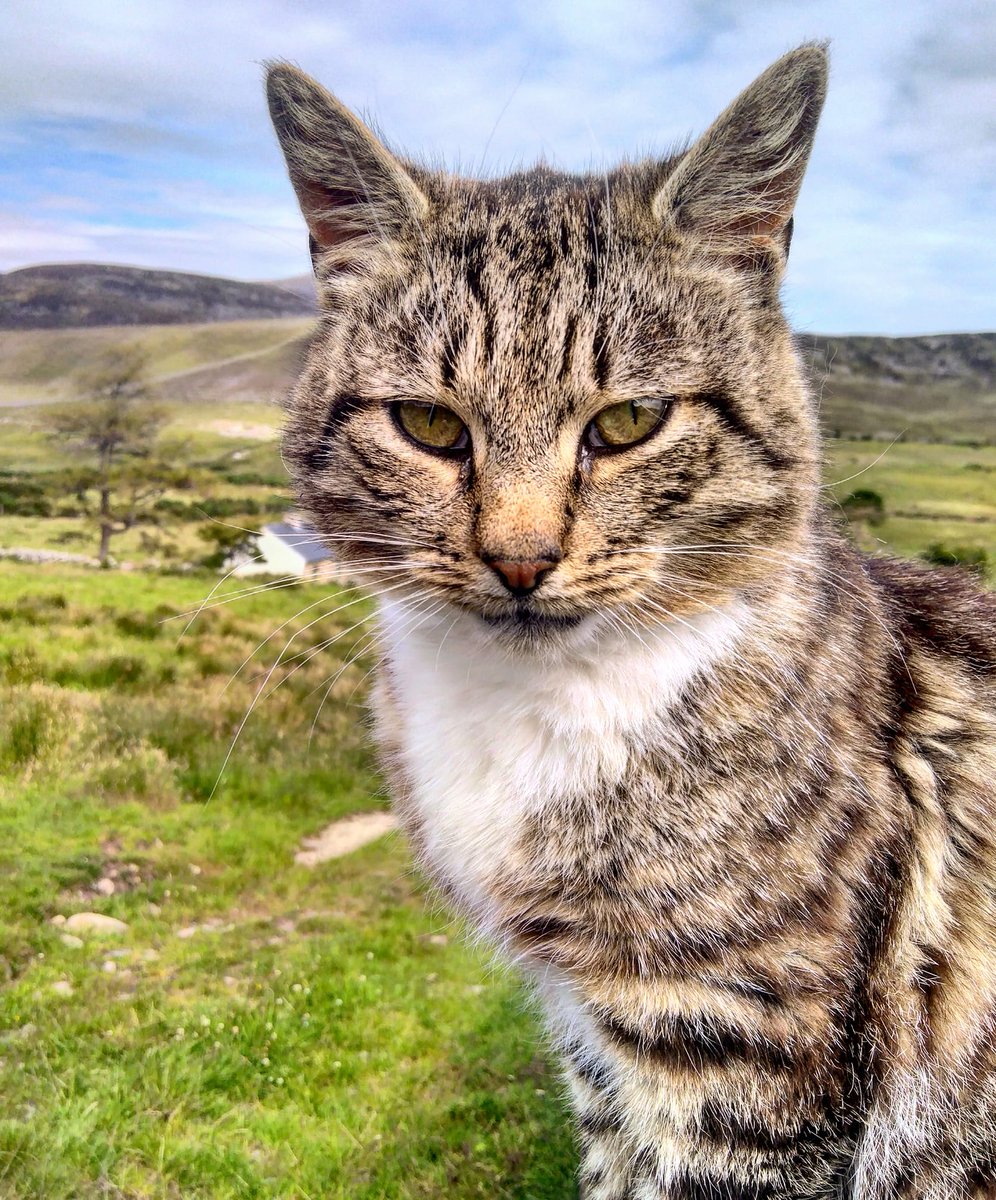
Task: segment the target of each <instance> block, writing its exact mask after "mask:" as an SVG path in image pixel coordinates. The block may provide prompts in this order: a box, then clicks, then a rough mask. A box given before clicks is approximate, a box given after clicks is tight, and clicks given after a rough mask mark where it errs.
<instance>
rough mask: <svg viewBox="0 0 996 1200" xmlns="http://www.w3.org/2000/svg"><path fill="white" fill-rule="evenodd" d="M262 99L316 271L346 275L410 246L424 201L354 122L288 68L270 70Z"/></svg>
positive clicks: (347, 112)
mask: <svg viewBox="0 0 996 1200" xmlns="http://www.w3.org/2000/svg"><path fill="white" fill-rule="evenodd" d="M266 97H267V101H268V103H269V106H270V116H271V118H272V120H273V127H274V129H275V130H276V132H277V138H278V139H279V141H280V148H281V149H282V150H283V152H284V158H285V159H286V160H287V170H288V172H289V173H290V178H291V183H292V184H293V185H294V191H295V192H296V193H297V198H298V202H299V204H300V205H301V212H302V213H303V214H304V219H305V221H306V222H307V225H308V233H309V235H310V240H311V250H312V258H313V259H314V260H315V262H316V266H317V263H318V259H319V256H323V255H324V256H326V258H325V260H324V261H326V262H327V263H328V265H329V266H330V267H332V268H333V269H335V268H339V269H347V270H348V269H350V268H351V267H355V266H357V265H359V263H361V262H362V261H363V260H364V259H365V258H367V259H368V258H369V257H370V256H371V254H372V253H373V252H375V251H376V250H377V249H378V248H380V249H381V250H383V249H390V248H391V246H392V245H395V246H396V245H398V244H400V243H404V242H406V241H410V240H411V239H412V237H413V236H414V234H415V231H416V229H417V226H418V224H419V222H420V221H421V220H422V218H423V217H424V216H425V215H426V213H427V212H428V210H429V201H428V200H427V198H426V196H425V194H424V193H423V191H422V190H421V188H420V187H419V186H418V184H417V183H416V182H415V180H414V179H413V178H412V176H411V174H410V173H409V172H408V171H407V170H406V168H405V167H404V165H403V164H402V163H401V162H400V161H399V160H398V159H397V158H395V156H394V155H393V154H392V153H391V152H390V151H389V150H388V149H387V147H386V146H384V145H383V144H382V143H381V142H380V141H378V139H377V138H376V137H375V136H374V135H373V134H372V133H371V132H370V130H369V129H368V128H367V126H366V125H364V123H363V122H362V121H361V120H360V119H359V117H357V116H356V115H355V114H354V113H352V112H350V110H349V109H348V108H347V107H346V106H345V105H344V104H342V103H341V102H340V101H339V100H337V99H336V97H335V96H333V95H332V93H331V92H328V91H326V90H325V88H323V87H322V86H321V85H320V84H318V83H316V82H315V81H314V80H313V79H311V78H310V77H309V76H307V75H305V74H304V72H303V71H299V70H298V69H297V68H296V67H292V66H291V65H290V64H289V63H276V64H274V65H273V66H272V67H270V69H269V71H268V72H267V76H266Z"/></svg>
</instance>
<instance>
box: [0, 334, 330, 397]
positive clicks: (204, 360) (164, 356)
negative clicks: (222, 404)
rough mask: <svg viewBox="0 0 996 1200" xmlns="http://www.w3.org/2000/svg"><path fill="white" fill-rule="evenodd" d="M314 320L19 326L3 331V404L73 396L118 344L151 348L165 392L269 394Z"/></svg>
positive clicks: (284, 383)
mask: <svg viewBox="0 0 996 1200" xmlns="http://www.w3.org/2000/svg"><path fill="white" fill-rule="evenodd" d="M311 325H312V322H311V321H310V320H302V319H300V318H296V319H293V320H289V319H283V320H274V319H270V320H262V321H226V322H224V323H218V324H203V325H142V326H136V327H133V328H128V329H125V328H121V327H120V326H118V327H114V326H104V327H101V328H99V329H23V330H14V331H12V332H10V333H5V334H4V335H3V337H0V408H3V407H5V406H8V407H9V406H12V405H20V404H45V403H49V402H51V401H60V400H67V399H71V398H72V397H73V395H74V386H75V379H76V377H77V376H78V375H79V374H80V373H81V372H84V371H86V370H87V369H88V368H90V367H92V366H94V365H95V364H96V363H97V362H98V361H99V360H100V358H101V357H102V356H103V355H104V354H105V353H106V352H107V351H108V350H109V349H111V348H112V347H114V346H120V345H128V346H138V347H139V348H140V349H141V350H142V351H143V352H144V353H145V354H146V355H147V357H148V362H149V376H150V379H151V381H152V383H153V385H154V386H155V388H156V389H157V391H158V392H159V394H160V395H161V396H162V398H164V399H167V400H174V399H175V400H183V401H187V402H191V403H200V404H204V405H212V404H216V403H218V402H219V401H220V400H224V399H226V398H233V399H239V400H249V401H264V402H266V401H271V400H274V399H277V398H279V397H280V396H281V395H283V393H284V392H286V390H287V387H288V385H289V383H290V381H291V380H292V379H293V378H294V375H295V373H296V371H297V369H298V364H299V363H300V359H301V355H302V353H303V351H304V347H305V346H306V344H307V340H308V335H309V333H310V330H311Z"/></svg>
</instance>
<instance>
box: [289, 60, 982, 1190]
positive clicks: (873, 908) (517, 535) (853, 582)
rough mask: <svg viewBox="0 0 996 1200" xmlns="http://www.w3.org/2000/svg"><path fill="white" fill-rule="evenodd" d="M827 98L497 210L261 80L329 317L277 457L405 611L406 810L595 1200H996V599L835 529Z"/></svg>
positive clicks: (545, 175) (309, 504)
mask: <svg viewBox="0 0 996 1200" xmlns="http://www.w3.org/2000/svg"><path fill="white" fill-rule="evenodd" d="M825 77H826V64H825V55H824V52H823V50H822V48H821V47H819V46H805V47H802V48H800V49H799V50H797V51H795V52H793V53H792V54H789V55H787V56H786V57H785V58H783V59H781V60H780V61H779V62H778V63H776V64H775V65H774V66H773V67H771V68H769V70H768V71H767V72H765V73H764V75H762V76H761V78H760V79H759V80H758V81H757V82H756V83H755V84H754V85H753V86H752V87H751V88H749V89H748V90H747V92H745V93H744V95H743V96H741V97H740V98H739V99H738V100H737V101H736V102H735V103H734V104H733V105H732V106H731V107H730V108H729V109H727V111H726V112H725V113H724V114H723V115H722V116H721V117H720V118H719V120H718V121H717V122H715V123H714V125H713V126H712V127H711V129H710V130H709V131H708V132H707V134H706V135H705V136H704V137H703V138H702V139H701V140H700V141H699V142H698V143H696V144H695V145H694V146H693V147H692V148H691V149H690V150H688V151H687V152H685V153H684V154H682V155H679V156H677V157H676V158H673V159H668V160H664V161H652V162H642V163H635V164H624V165H623V166H621V167H619V168H618V169H617V170H615V171H613V172H610V173H608V174H607V175H604V176H597V177H596V176H572V175H564V174H559V173H557V172H553V171H551V170H548V169H547V168H544V167H540V168H536V169H535V170H532V171H529V172H523V173H521V174H517V175H513V176H510V177H508V178H505V179H502V180H494V181H474V180H467V179H463V178H458V177H455V176H448V175H443V174H440V173H437V172H432V171H429V170H426V169H425V168H423V167H420V166H417V165H415V164H411V163H405V162H403V161H402V160H401V159H399V158H397V157H395V156H394V155H393V154H391V152H390V151H388V150H387V149H385V148H384V147H383V145H381V144H380V143H379V142H378V141H377V140H376V139H375V138H374V137H373V135H372V134H371V133H370V132H369V130H367V129H366V128H365V126H363V125H362V124H361V123H360V122H359V121H358V120H357V119H356V118H355V117H354V116H353V115H352V114H351V113H349V112H348V110H346V109H345V108H344V107H343V106H342V105H341V104H340V103H339V102H338V101H337V100H335V99H334V98H333V97H331V96H329V94H328V93H327V92H325V91H323V90H322V89H321V88H320V87H319V86H318V85H317V84H315V83H313V82H312V81H311V80H309V79H307V77H306V76H303V75H301V74H300V72H297V71H296V70H294V69H293V68H290V67H285V66H279V65H278V66H276V67H274V68H273V69H272V71H271V74H270V78H269V91H270V99H271V108H272V111H273V115H274V121H275V125H276V128H277V132H278V136H279V137H280V140H281V143H282V145H283V148H284V150H285V153H286V155H287V159H288V166H289V169H290V174H291V178H292V181H293V182H294V185H295V187H296V189H297V192H298V195H299V198H300V200H301V205H302V209H303V211H304V213H305V216H306V218H307V220H308V223H309V229H310V232H311V237H312V247H313V253H314V258H315V264H316V273H317V276H318V279H319V282H320V286H321V291H322V303H323V313H322V318H321V322H320V325H319V329H318V333H317V336H316V338H315V341H314V344H313V346H312V349H311V353H310V355H309V358H308V361H307V364H306V366H305V368H304V371H303V373H302V376H301V379H300V381H299V383H298V385H297V388H296V390H295V391H294V393H293V395H292V397H291V399H290V402H289V416H288V425H287V433H286V439H285V450H286V457H287V461H288V463H289V465H290V467H291V470H292V472H293V475H294V480H295V485H296V488H297V493H298V496H299V499H300V502H301V504H302V505H303V506H304V507H306V508H307V509H308V510H309V511H310V512H311V513H312V515H313V517H314V519H315V521H316V522H317V524H318V527H319V528H320V529H321V530H322V532H323V535H324V536H325V537H326V538H327V539H328V540H329V543H330V545H332V546H334V547H335V548H336V550H337V552H338V553H339V554H340V555H341V556H342V558H343V559H344V560H345V561H346V562H348V563H350V564H353V565H354V566H355V567H356V568H357V569H358V570H359V569H363V570H365V571H367V572H368V576H367V577H368V578H372V579H375V580H376V581H377V583H378V585H379V586H381V587H382V588H383V589H385V590H384V592H383V595H382V597H381V599H380V601H379V605H380V636H381V642H382V648H383V650H384V661H383V665H382V667H381V669H380V672H379V678H378V682H377V686H376V691H375V699H374V712H375V721H376V731H377V738H378V742H379V744H380V746H381V749H382V753H383V760H384V765H385V769H386V771H387V773H388V776H389V778H390V780H391V784H392V790H393V794H394V799H395V803H396V806H397V809H398V811H399V813H400V814H401V816H402V818H403V820H404V822H405V825H406V828H407V830H408V832H409V834H410V837H411V840H412V843H413V845H414V847H415V848H416V851H417V852H418V853H419V855H420V857H421V859H422V861H423V863H424V865H425V867H426V869H427V870H428V872H429V873H430V875H431V876H432V878H433V879H434V880H435V882H436V883H437V885H438V886H439V888H440V889H441V891H442V892H443V893H444V894H445V895H447V896H448V897H449V898H450V899H451V900H452V902H453V903H454V904H455V905H456V906H458V907H459V908H461V909H462V910H463V911H465V912H466V913H467V914H468V915H469V916H470V917H471V919H472V921H473V922H474V923H475V924H476V926H477V927H478V928H480V929H481V930H482V931H483V932H484V933H486V934H487V935H488V936H489V937H491V938H492V939H494V940H495V941H496V942H497V943H498V944H499V945H501V946H502V948H503V949H504V951H505V952H506V953H507V954H508V955H510V956H511V957H513V958H514V959H515V960H516V961H517V962H519V963H520V964H521V965H522V967H523V968H524V970H525V971H526V972H527V974H528V975H529V977H530V978H531V979H532V980H533V981H534V983H535V986H536V988H537V991H538V993H539V995H540V997H541V999H542V1001H543V1004H544V1008H545V1010H546V1012H547V1016H548V1025H549V1029H550V1036H551V1039H552V1041H553V1043H554V1045H555V1047H556V1049H557V1051H558V1053H559V1054H560V1056H561V1059H562V1061H563V1064H564V1072H565V1078H566V1082H567V1086H568V1088H569V1094H570V1097H571V1102H572V1105H573V1108H574V1111H575V1114H576V1120H577V1131H578V1144H579V1148H580V1154H581V1167H580V1184H581V1193H582V1196H583V1197H585V1200H678V1198H684V1200H803V1198H807V1200H831V1198H843V1197H849V1198H851V1200H899V1198H910V1200H912V1198H914V1197H916V1198H919V1200H949V1198H950V1200H969V1198H971V1197H982V1196H994V1195H996V1048H994V1041H993V1030H994V1023H996V832H994V811H993V810H994V802H996V794H994V780H996V674H994V663H996V605H994V600H993V596H992V595H989V594H982V593H979V592H977V591H976V590H974V589H973V586H972V585H971V583H970V582H969V581H968V580H967V579H966V578H964V577H962V576H961V575H959V574H958V573H956V572H944V571H941V572H938V571H933V572H931V571H928V570H926V569H924V568H921V567H917V566H914V565H911V564H901V563H897V562H891V561H889V560H885V559H867V558H864V557H862V556H861V555H860V554H858V553H857V552H856V551H855V550H854V549H853V548H852V547H851V546H850V545H849V544H848V543H847V541H846V540H845V538H844V537H843V535H842V533H841V531H840V529H839V527H838V526H837V524H836V523H835V521H834V520H833V518H832V517H831V515H830V513H829V512H828V509H827V507H826V504H825V503H824V501H823V499H822V498H821V494H820V490H819V462H820V447H819V442H818V437H817V433H816V423H815V417H814V411H813V404H812V401H811V398H810V397H809V396H808V395H807V393H806V389H805V387H804V384H803V381H802V377H801V372H800V367H799V363H798V360H797V357H796V354H795V352H794V348H793V343H792V339H791V336H790V334H789V331H788V329H787V327H786V324H785V320H784V317H783V316H782V313H781V310H780V307H779V303H778V286H779V281H780V278H781V274H782V271H783V268H784V265H785V261H786V256H787V253H788V246H789V241H790V234H791V214H792V208H793V205H794V202H795V198H796V195H797V192H798V188H799V186H800V183H801V179H802V174H803V170H804V168H805V164H806V160H807V158H808V155H809V150H810V146H811V143H812V138H813V134H814V131H815V125H816V120H817V117H818V115H819V110H820V106H821V104H822V98H823V91H824V85H825ZM647 396H651V397H667V398H668V400H667V407H666V417H665V419H664V421H663V422H662V424H661V427H660V428H659V430H657V432H655V433H654V434H653V436H651V437H649V438H648V439H647V440H645V441H643V442H641V443H639V444H638V445H633V446H631V447H628V448H626V449H623V450H619V451H616V452H613V453H601V452H598V451H597V450H595V449H593V448H592V444H591V440H590V437H589V433H588V431H589V430H590V425H591V422H592V420H593V418H594V417H595V416H596V414H597V413H598V412H600V411H601V410H602V409H604V408H606V407H607V406H609V405H612V404H617V403H622V402H624V401H636V400H639V399H640V398H642V397H647ZM399 401H421V402H423V403H434V404H441V405H444V406H445V407H447V408H449V409H451V410H452V412H454V413H455V414H456V415H457V416H458V417H459V418H460V419H461V420H462V421H463V422H464V425H465V426H466V428H467V430H468V431H469V437H470V449H469V450H468V451H467V452H466V453H463V454H461V455H456V456H446V455H441V454H437V453H432V452H430V451H427V450H426V449H424V448H422V447H420V446H419V445H417V444H415V443H414V442H413V441H412V440H411V439H410V438H409V437H408V436H406V434H405V433H404V431H403V429H402V428H401V426H400V425H399V424H398V422H397V420H396V419H395V418H393V417H392V411H393V410H392V405H394V404H396V403H397V402H399ZM551 548H552V549H551ZM496 560H500V561H503V562H506V561H507V562H513V563H523V562H534V561H543V562H545V563H547V564H549V569H548V570H547V571H546V573H545V575H544V576H543V579H542V583H541V585H540V586H539V587H538V588H536V590H535V591H533V592H530V593H529V594H528V595H523V594H510V589H509V588H508V587H506V586H504V585H503V583H502V580H501V579H500V578H499V577H498V574H497V570H496V569H492V568H491V567H490V566H489V565H488V563H489V562H493V561H496Z"/></svg>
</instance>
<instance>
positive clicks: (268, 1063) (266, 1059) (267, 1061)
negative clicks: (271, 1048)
mask: <svg viewBox="0 0 996 1200" xmlns="http://www.w3.org/2000/svg"><path fill="white" fill-rule="evenodd" d="M260 1062H261V1063H262V1064H263V1066H264V1067H268V1066H269V1065H270V1060H269V1059H268V1058H261V1059H260Z"/></svg>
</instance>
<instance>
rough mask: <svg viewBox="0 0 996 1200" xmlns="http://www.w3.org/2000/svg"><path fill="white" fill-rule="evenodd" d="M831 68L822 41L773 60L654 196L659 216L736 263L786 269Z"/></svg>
mask: <svg viewBox="0 0 996 1200" xmlns="http://www.w3.org/2000/svg"><path fill="white" fill-rule="evenodd" d="M827 68H828V62H827V51H826V46H825V45H824V44H819V43H810V44H807V45H805V46H800V47H799V48H798V49H797V50H793V51H791V52H790V53H789V54H786V55H784V57H782V58H780V59H779V60H778V61H777V62H775V63H773V64H772V65H771V66H770V67H769V68H768V69H767V70H766V71H765V72H764V74H763V75H761V76H760V77H759V78H758V79H756V80H755V81H754V82H753V83H752V84H751V85H750V87H748V88H747V89H746V91H744V92H742V93H741V94H740V96H738V97H737V99H736V100H734V102H733V103H732V104H731V105H730V107H729V108H727V110H726V111H725V112H724V113H723V114H722V115H721V116H720V117H719V118H718V119H717V120H716V121H714V122H713V124H712V125H711V126H710V128H709V129H708V130H707V131H706V132H705V133H704V134H703V135H702V137H701V138H699V140H698V141H697V142H696V143H695V144H694V145H693V146H692V147H691V149H690V150H688V151H687V152H686V153H685V155H684V156H683V157H682V158H681V159H680V160H679V162H678V164H677V166H676V167H675V169H674V170H673V172H672V173H671V174H670V176H669V177H668V178H667V179H666V180H665V181H664V184H663V185H662V186H661V188H660V190H659V191H658V192H657V194H656V195H655V196H654V198H653V213H654V216H655V217H656V218H657V219H658V220H659V221H661V222H662V223H664V224H665V225H666V226H669V227H671V228H672V229H674V230H675V231H676V232H677V233H678V234H679V235H681V234H687V235H690V236H691V237H693V238H695V240H696V241H700V242H701V244H702V245H703V246H704V248H705V249H706V250H707V251H708V252H709V253H715V254H718V255H720V256H722V257H724V258H726V259H727V260H728V261H730V262H731V263H733V264H741V265H744V266H752V267H754V268H757V267H758V266H762V267H768V268H770V267H772V266H774V267H775V268H776V269H777V270H780V268H781V267H782V266H783V265H784V263H785V260H786V258H787V257H788V247H789V241H790V239H791V234H792V210H793V209H794V208H795V202H796V198H797V197H798V195H799V188H800V186H801V184H802V177H803V174H804V173H805V170H806V164H807V162H808V161H809V154H810V151H811V150H812V147H813V138H814V136H815V133H816V124H817V121H818V120H819V117H820V112H821V110H822V108H823V101H824V99H825V97H826V87H827Z"/></svg>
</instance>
